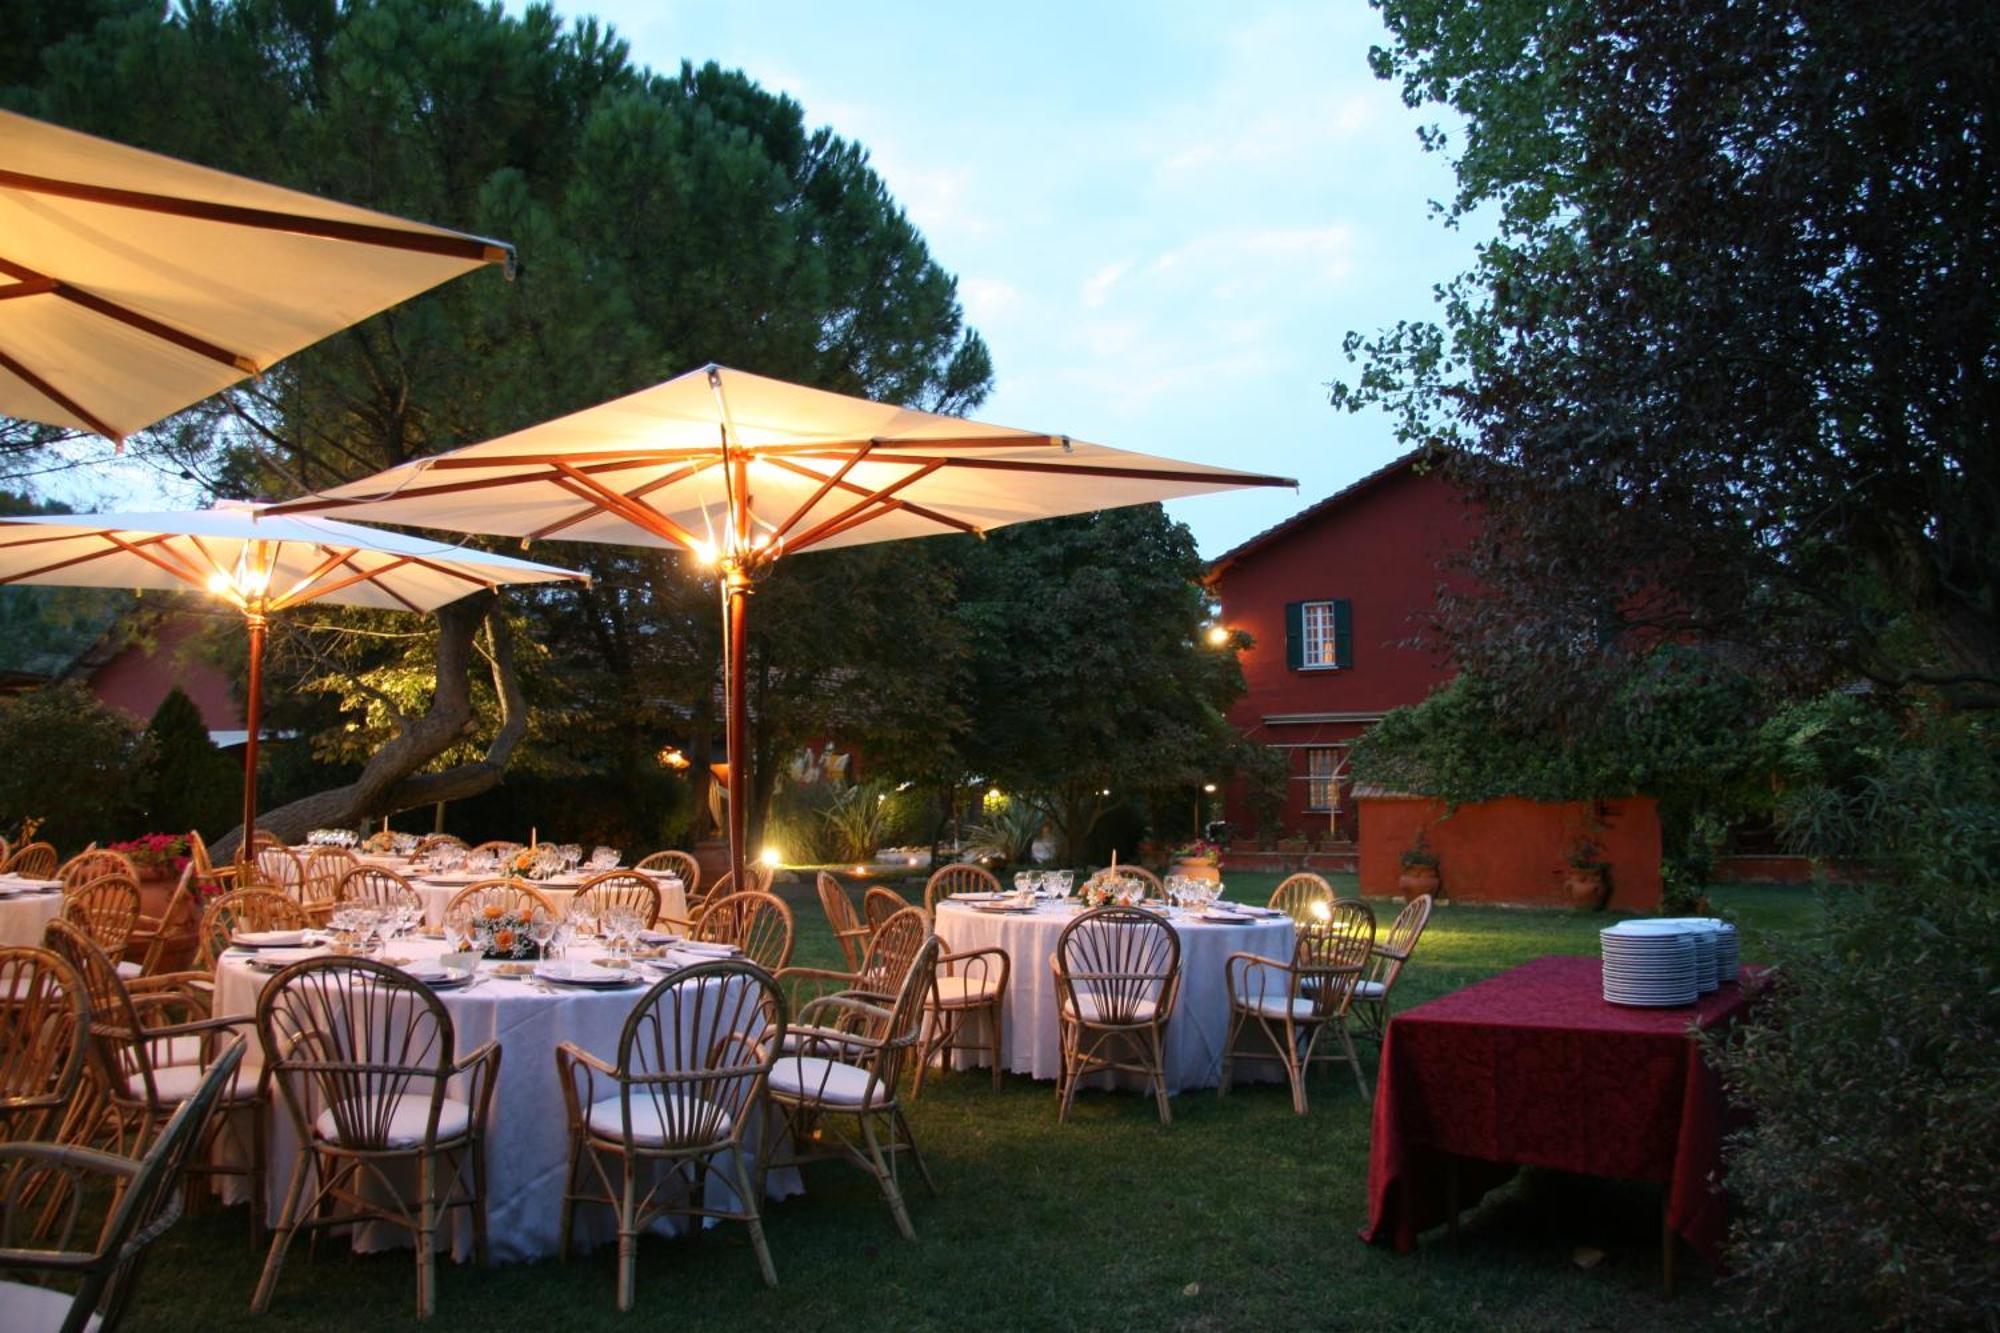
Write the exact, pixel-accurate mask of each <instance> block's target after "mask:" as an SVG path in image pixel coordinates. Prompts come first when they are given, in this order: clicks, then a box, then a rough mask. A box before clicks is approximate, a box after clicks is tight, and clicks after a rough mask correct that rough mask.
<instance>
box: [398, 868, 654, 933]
mask: <svg viewBox="0 0 2000 1333" xmlns="http://www.w3.org/2000/svg"><path fill="white" fill-rule="evenodd" d="M639 873H640V874H642V875H644V876H646V878H648V879H650V880H652V881H653V885H654V887H655V888H657V889H659V891H660V915H661V916H667V917H672V918H673V919H674V920H676V921H685V920H687V910H688V909H687V893H686V892H685V891H684V890H683V888H682V887H681V881H680V876H678V875H665V874H659V873H656V872H654V871H651V870H642V871H640V872H639ZM492 878H493V876H491V875H481V876H480V877H479V879H467V878H465V877H464V876H451V877H441V878H435V879H430V878H418V879H414V880H412V881H411V883H412V884H413V885H414V886H415V887H416V890H417V896H418V897H420V898H422V899H423V900H424V924H425V925H426V926H429V927H431V928H432V929H433V930H435V929H437V928H438V927H440V926H442V925H443V924H444V909H445V908H446V907H447V906H448V905H450V903H451V900H452V899H453V898H456V897H457V896H458V895H459V893H460V892H462V891H463V890H464V889H465V888H466V887H467V886H468V885H472V884H477V883H478V882H479V880H481V879H492ZM584 879H585V877H584V876H582V875H564V876H561V877H560V878H557V879H544V880H536V881H534V887H535V888H537V889H540V890H541V891H542V893H543V895H544V896H545V897H547V898H548V900H549V901H550V902H552V903H554V904H555V905H556V908H557V910H558V911H564V912H567V911H568V910H569V900H570V899H571V898H573V897H575V896H576V891H577V890H578V889H579V888H581V887H583V883H584Z"/></svg>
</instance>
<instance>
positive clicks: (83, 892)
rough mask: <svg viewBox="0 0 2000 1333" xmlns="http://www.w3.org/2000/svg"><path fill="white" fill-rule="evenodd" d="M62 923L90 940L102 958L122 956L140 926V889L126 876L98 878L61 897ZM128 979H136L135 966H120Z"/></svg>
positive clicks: (137, 969)
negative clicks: (75, 928)
mask: <svg viewBox="0 0 2000 1333" xmlns="http://www.w3.org/2000/svg"><path fill="white" fill-rule="evenodd" d="M62 919H63V920H65V921H67V922H69V923H70V924H71V925H73V926H76V927H77V928H78V929H80V930H82V931H83V932H84V933H85V934H86V935H88V936H90V938H91V941H92V942H93V943H95V944H96V945H97V947H98V948H100V949H102V950H104V952H105V954H106V955H107V956H108V957H110V958H112V959H114V960H116V959H122V958H123V957H124V956H125V945H126V944H127V942H129V941H130V940H131V938H132V932H133V931H134V930H136V929H137V928H138V925H139V885H138V882H137V881H136V880H134V879H132V878H131V877H130V876H128V875H121V874H115V873H114V874H109V875H100V876H98V877H97V878H96V879H93V880H91V881H90V882H89V883H87V884H80V885H78V886H77V887H76V888H74V889H71V890H68V891H67V892H65V893H64V894H63V905H62ZM120 970H121V971H122V972H124V974H125V975H127V976H135V977H136V976H138V975H139V968H138V965H137V964H136V963H135V964H133V965H131V966H130V967H125V966H123V965H122V964H121V965H120Z"/></svg>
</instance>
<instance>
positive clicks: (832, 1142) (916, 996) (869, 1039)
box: [769, 936, 940, 1240]
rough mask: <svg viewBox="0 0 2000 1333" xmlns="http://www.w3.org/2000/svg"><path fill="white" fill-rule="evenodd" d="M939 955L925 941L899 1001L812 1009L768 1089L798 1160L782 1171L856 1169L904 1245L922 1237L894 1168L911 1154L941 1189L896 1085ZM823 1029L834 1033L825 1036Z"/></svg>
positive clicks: (848, 997) (846, 999)
mask: <svg viewBox="0 0 2000 1333" xmlns="http://www.w3.org/2000/svg"><path fill="white" fill-rule="evenodd" d="M939 948H940V945H939V942H938V939H937V937H936V936H931V937H929V938H928V939H926V940H925V941H924V943H923V946H922V947H921V948H919V949H918V950H917V954H916V956H915V957H914V958H913V959H911V961H910V966H909V968H908V970H907V972H906V973H905V975H904V977H903V980H902V984H901V985H900V986H898V987H897V989H896V998H895V1000H894V1002H893V1003H892V1004H890V1005H888V1006H886V1007H885V1006H883V1005H881V1004H877V1003H871V1002H870V1001H868V1000H866V999H864V998H862V997H861V996H859V995H854V994H841V995H823V996H821V997H820V998H819V999H817V1000H814V1001H813V1002H812V1003H810V1004H808V1005H807V1006H806V1007H805V1008H804V1009H803V1010H801V1011H800V1013H799V1016H798V1018H799V1021H798V1025H797V1026H796V1027H795V1028H794V1029H793V1031H794V1033H803V1034H805V1038H804V1040H803V1041H802V1042H801V1043H800V1044H799V1048H798V1049H797V1050H796V1051H788V1052H786V1053H785V1054H784V1055H783V1056H781V1057H780V1058H779V1060H778V1062H777V1064H776V1065H774V1066H773V1067H772V1069H771V1077H770V1084H769V1086H770V1090H771V1103H772V1105H774V1106H776V1107H777V1108H778V1109H779V1110H780V1111H782V1112H783V1113H784V1116H785V1121H786V1126H787V1128H788V1130H789V1131H790V1133H789V1135H788V1138H789V1139H790V1147H791V1153H792V1155H791V1157H790V1158H789V1159H788V1160H786V1161H785V1162H783V1163H781V1165H786V1166H791V1165H795V1164H797V1163H800V1162H806V1161H816V1160H820V1159H822V1158H826V1157H840V1158H844V1159H845V1160H847V1161H849V1162H852V1163H853V1164H854V1165H856V1166H858V1167H860V1168H861V1169H862V1170H863V1171H866V1172H867V1173H868V1174H869V1175H871V1176H873V1177H874V1178H875V1181H876V1184H877V1185H879V1186H880V1187H881V1190H882V1197H883V1199H884V1201H886V1202H887V1203H888V1205H889V1213H890V1215H891V1216H892V1217H893V1218H894V1219H895V1222H896V1230H897V1231H899V1232H901V1233H902V1235H903V1237H904V1239H906V1240H914V1239H915V1238H916V1234H917V1233H916V1230H915V1228H913V1227H912V1226H911V1225H910V1214H909V1211H908V1210H907V1209H906V1208H905V1207H904V1206H903V1192H902V1190H901V1188H900V1187H899V1186H898V1184H897V1179H896V1163H897V1160H898V1159H899V1158H900V1157H901V1156H902V1154H904V1153H908V1154H909V1155H910V1157H911V1158H912V1159H913V1160H914V1161H915V1162H916V1165H917V1170H918V1171H919V1172H920V1173H921V1174H922V1175H923V1178H924V1183H925V1184H926V1185H928V1186H930V1188H931V1189H932V1191H933V1192H935V1191H936V1189H937V1182H936V1181H934V1180H932V1179H931V1173H930V1168H929V1167H928V1166H926V1165H925V1164H924V1159H923V1155H922V1154H921V1153H920V1152H918V1151H917V1140H916V1136H915V1135H913V1134H912V1133H911V1132H910V1123H909V1121H908V1120H907V1119H906V1118H905V1117H904V1115H903V1107H902V1104H901V1102H899V1101H898V1100H897V1097H896V1084H897V1083H898V1081H900V1079H901V1078H902V1072H903V1064H904V1062H905V1061H906V1060H908V1059H909V1058H910V1056H911V1055H913V1054H914V1053H915V1051H916V1049H917V1044H918V1042H919V1040H920V1039H921V1037H922V1034H923V1025H924V997H925V996H926V995H928V994H929V993H930V990H931V980H932V975H933V972H934V971H935V969H936V967H937V957H938V952H939ZM827 1029H830V1030H831V1032H832V1034H833V1035H828V1036H821V1035H819V1033H820V1031H821V1030H827ZM850 1119H851V1121H852V1125H851V1130H850V1126H849V1125H848V1124H847V1123H846V1122H847V1121H849V1120H850ZM807 1144H815V1145H822V1146H823V1147H824V1151H819V1152H814V1153H811V1154H802V1152H801V1149H802V1148H803V1147H804V1146H805V1145H807ZM774 1165H780V1164H778V1163H774Z"/></svg>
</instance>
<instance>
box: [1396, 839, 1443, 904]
mask: <svg viewBox="0 0 2000 1333" xmlns="http://www.w3.org/2000/svg"><path fill="white" fill-rule="evenodd" d="M1396 888H1397V889H1398V890H1399V891H1400V892H1401V893H1402V895H1403V897H1405V898H1415V897H1417V896H1418V895H1419V894H1424V893H1428V894H1430V895H1431V896H1432V897H1433V898H1436V897H1440V896H1442V895H1443V893H1444V879H1443V877H1442V876H1441V875H1439V873H1438V855H1437V853H1436V852H1434V851H1432V850H1431V844H1430V841H1429V839H1428V838H1426V837H1425V836H1424V835H1423V834H1422V833H1418V834H1417V840H1416V841H1415V842H1413V843H1411V844H1410V846H1409V848H1408V849H1407V850H1406V851H1404V853H1403V873H1402V874H1401V875H1400V876H1399V877H1398V878H1397V880H1396Z"/></svg>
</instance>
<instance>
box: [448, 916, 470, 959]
mask: <svg viewBox="0 0 2000 1333" xmlns="http://www.w3.org/2000/svg"><path fill="white" fill-rule="evenodd" d="M444 937H445V940H446V941H447V942H448V943H449V944H450V945H451V949H452V952H453V953H468V952H471V951H472V948H473V943H474V941H473V932H472V910H471V909H470V908H466V907H461V908H459V909H457V910H456V911H454V912H452V913H451V914H450V915H449V916H447V917H446V918H445V919H444Z"/></svg>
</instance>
